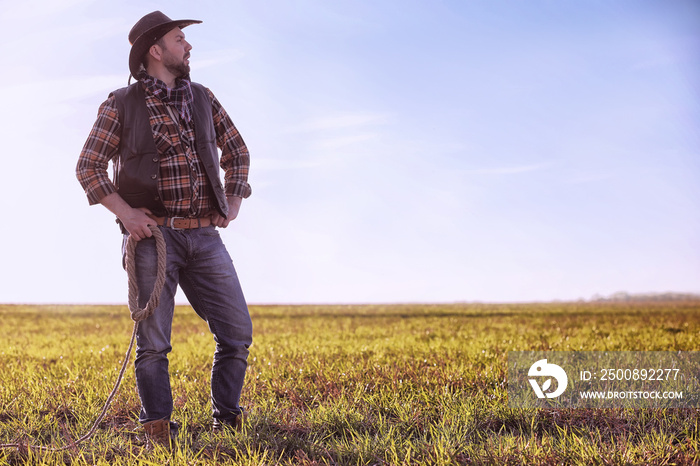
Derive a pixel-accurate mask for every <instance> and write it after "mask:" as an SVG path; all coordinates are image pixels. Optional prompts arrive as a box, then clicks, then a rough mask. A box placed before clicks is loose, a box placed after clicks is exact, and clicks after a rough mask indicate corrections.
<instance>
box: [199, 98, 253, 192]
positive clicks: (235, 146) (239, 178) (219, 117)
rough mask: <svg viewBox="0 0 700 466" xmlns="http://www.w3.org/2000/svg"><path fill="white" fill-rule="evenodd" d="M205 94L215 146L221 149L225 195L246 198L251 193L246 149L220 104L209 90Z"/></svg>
mask: <svg viewBox="0 0 700 466" xmlns="http://www.w3.org/2000/svg"><path fill="white" fill-rule="evenodd" d="M207 94H208V95H209V99H210V100H211V102H212V115H213V117H214V128H215V130H216V145H217V146H218V147H219V149H221V168H222V169H223V170H224V186H225V188H224V189H225V191H226V195H227V196H239V197H243V198H247V197H248V196H250V194H251V192H252V190H251V187H250V184H248V171H249V169H250V155H249V154H248V148H247V147H246V145H245V142H243V138H242V137H241V135H240V133H239V132H238V130H237V129H236V127H235V126H234V124H233V121H231V118H230V117H229V116H228V114H227V113H226V110H224V108H223V107H222V106H221V103H219V101H218V100H217V99H216V97H214V94H213V93H212V92H211V91H210V90H209V89H207Z"/></svg>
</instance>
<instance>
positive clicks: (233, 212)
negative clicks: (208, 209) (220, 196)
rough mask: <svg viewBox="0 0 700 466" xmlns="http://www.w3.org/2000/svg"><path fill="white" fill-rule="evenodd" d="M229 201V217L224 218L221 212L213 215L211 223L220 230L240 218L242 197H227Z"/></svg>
mask: <svg viewBox="0 0 700 466" xmlns="http://www.w3.org/2000/svg"><path fill="white" fill-rule="evenodd" d="M226 200H227V201H228V217H222V216H221V214H219V212H214V213H213V214H211V223H212V224H213V225H215V226H217V227H219V228H226V227H227V226H228V224H229V223H231V221H232V220H234V219H235V218H236V217H238V211H239V210H241V201H243V198H242V197H238V196H226Z"/></svg>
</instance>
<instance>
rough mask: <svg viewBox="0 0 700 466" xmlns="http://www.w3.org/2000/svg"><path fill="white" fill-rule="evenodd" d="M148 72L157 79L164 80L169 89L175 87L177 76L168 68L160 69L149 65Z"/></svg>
mask: <svg viewBox="0 0 700 466" xmlns="http://www.w3.org/2000/svg"><path fill="white" fill-rule="evenodd" d="M146 73H148V74H150V75H151V76H153V77H154V78H156V79H160V80H161V81H163V82H164V83H165V85H166V86H168V89H173V88H175V80H176V79H177V77H176V76H175V75H173V74H172V73H171V72H169V71H168V70H166V69H160V68H157V67H149V68H148V69H147V70H146Z"/></svg>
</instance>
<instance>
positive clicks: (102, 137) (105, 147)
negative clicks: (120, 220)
mask: <svg viewBox="0 0 700 466" xmlns="http://www.w3.org/2000/svg"><path fill="white" fill-rule="evenodd" d="M120 137H121V125H120V124H119V112H118V111H117V109H116V106H115V102H114V96H110V97H109V98H108V99H107V100H106V101H105V102H104V103H103V104H102V105H101V106H100V109H99V111H98V112H97V120H96V121H95V124H94V125H93V127H92V130H91V131H90V135H89V136H88V139H87V141H85V145H84V146H83V150H82V151H81V152H80V157H79V158H78V166H77V167H76V176H77V178H78V181H79V182H80V184H81V186H82V187H83V189H84V190H85V194H87V198H88V202H89V203H90V205H94V204H99V202H100V201H101V200H102V198H104V197H105V196H107V195H109V194H112V193H113V192H116V191H117V188H116V187H115V186H114V183H112V181H111V180H110V179H109V175H108V174H107V169H108V167H109V161H110V160H112V159H113V158H114V157H115V156H116V155H117V154H118V153H119V139H120Z"/></svg>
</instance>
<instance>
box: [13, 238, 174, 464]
mask: <svg viewBox="0 0 700 466" xmlns="http://www.w3.org/2000/svg"><path fill="white" fill-rule="evenodd" d="M149 228H150V229H151V232H152V233H153V237H154V238H155V240H156V251H157V255H158V272H157V274H156V282H155V284H154V286H153V291H152V292H151V297H150V299H149V300H148V303H146V306H145V307H144V308H143V309H141V308H139V306H138V296H139V289H138V285H137V282H136V260H135V256H136V254H135V253H136V244H137V241H136V240H134V239H133V237H132V236H130V237H129V240H128V241H127V243H126V273H127V277H128V280H129V312H131V319H132V320H133V321H134V330H133V332H132V333H131V341H130V342H129V349H128V350H127V351H126V356H125V357H124V362H123V364H122V367H121V370H120V371H119V376H118V377H117V381H116V382H115V384H114V388H113V389H112V392H111V393H110V394H109V396H108V397H107V401H106V402H105V405H104V407H103V408H102V411H101V412H100V414H99V416H97V419H96V420H95V422H94V423H93V424H92V427H91V428H90V430H88V432H87V433H86V434H85V435H83V436H82V437H80V438H79V439H77V440H75V441H71V443H70V444H69V445H64V446H62V447H47V446H43V445H31V444H28V443H24V442H16V443H0V449H8V448H17V449H18V450H26V449H31V450H38V451H50V452H59V451H65V450H69V449H72V448H75V446H76V445H78V444H80V443H82V442H84V441H86V440H88V439H89V438H91V437H92V436H93V435H94V434H95V432H96V431H97V427H98V426H99V425H100V423H101V422H102V420H103V419H104V417H105V415H106V414H107V410H109V407H110V405H111V404H112V400H114V397H115V396H116V395H117V391H118V390H119V385H120V384H121V382H122V379H123V378H124V372H126V366H127V364H128V362H129V359H130V358H131V351H132V350H133V348H134V342H135V341H136V332H137V330H138V328H139V322H141V321H142V320H144V319H146V318H148V317H149V316H150V315H152V314H153V311H154V310H155V308H156V307H158V302H159V300H160V293H161V291H162V290H163V285H164V284H165V264H166V258H167V252H166V247H165V239H164V238H163V234H162V233H161V232H160V230H159V229H158V227H157V226H149Z"/></svg>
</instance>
